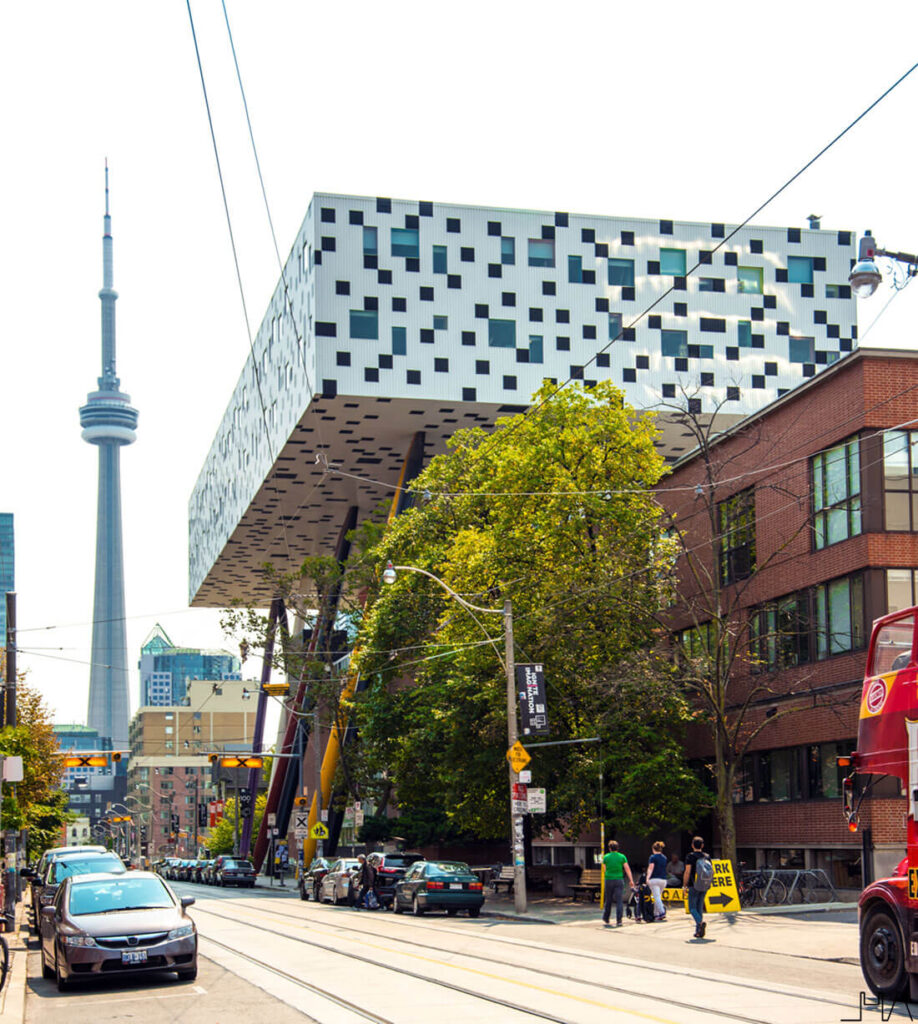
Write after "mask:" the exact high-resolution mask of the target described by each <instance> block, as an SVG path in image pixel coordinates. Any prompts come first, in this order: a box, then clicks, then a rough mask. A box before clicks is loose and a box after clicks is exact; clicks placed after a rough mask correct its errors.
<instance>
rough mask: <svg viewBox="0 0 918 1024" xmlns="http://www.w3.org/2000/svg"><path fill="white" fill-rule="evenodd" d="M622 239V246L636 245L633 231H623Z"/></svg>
mask: <svg viewBox="0 0 918 1024" xmlns="http://www.w3.org/2000/svg"><path fill="white" fill-rule="evenodd" d="M620 237H621V240H622V245H634V232H633V231H623V232H622V233H621V236H620Z"/></svg>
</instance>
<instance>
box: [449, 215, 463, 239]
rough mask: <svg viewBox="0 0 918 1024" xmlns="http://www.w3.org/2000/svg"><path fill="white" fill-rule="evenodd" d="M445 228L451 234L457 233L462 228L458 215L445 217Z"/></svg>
mask: <svg viewBox="0 0 918 1024" xmlns="http://www.w3.org/2000/svg"><path fill="white" fill-rule="evenodd" d="M446 230H447V233H449V234H451V235H458V234H459V232H460V231H461V230H462V225H461V224H460V223H459V218H458V217H447V218H446Z"/></svg>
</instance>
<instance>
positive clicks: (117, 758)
mask: <svg viewBox="0 0 918 1024" xmlns="http://www.w3.org/2000/svg"><path fill="white" fill-rule="evenodd" d="M120 760H121V751H120V750H113V751H112V763H114V762H116V761H120Z"/></svg>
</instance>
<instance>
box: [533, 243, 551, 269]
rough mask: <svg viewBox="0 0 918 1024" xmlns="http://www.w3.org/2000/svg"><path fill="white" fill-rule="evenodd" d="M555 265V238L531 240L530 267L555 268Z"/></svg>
mask: <svg viewBox="0 0 918 1024" xmlns="http://www.w3.org/2000/svg"><path fill="white" fill-rule="evenodd" d="M554 265H555V240H554V239H553V238H530V239H529V266H530V267H553V266H554Z"/></svg>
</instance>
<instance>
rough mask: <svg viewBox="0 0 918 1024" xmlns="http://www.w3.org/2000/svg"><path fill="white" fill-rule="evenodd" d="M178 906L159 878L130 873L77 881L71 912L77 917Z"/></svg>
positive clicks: (72, 889)
mask: <svg viewBox="0 0 918 1024" xmlns="http://www.w3.org/2000/svg"><path fill="white" fill-rule="evenodd" d="M174 906H175V904H174V903H173V901H172V897H171V896H170V895H169V891H168V889H166V887H165V886H164V885H163V883H162V882H161V881H160V880H159V879H158V878H132V877H131V876H130V875H127V874H126V875H124V876H123V877H120V878H112V879H100V880H98V881H94V882H76V883H74V884H73V885H72V887H71V889H70V913H71V914H72V915H73V916H74V917H80V916H81V915H83V914H110V913H113V912H115V911H118V910H153V909H160V908H164V907H174Z"/></svg>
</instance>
